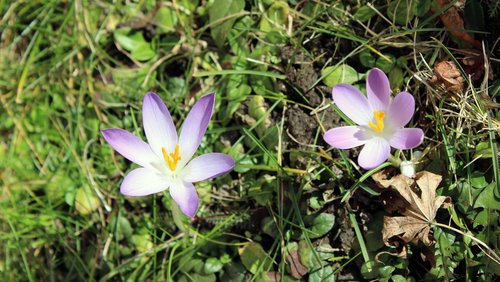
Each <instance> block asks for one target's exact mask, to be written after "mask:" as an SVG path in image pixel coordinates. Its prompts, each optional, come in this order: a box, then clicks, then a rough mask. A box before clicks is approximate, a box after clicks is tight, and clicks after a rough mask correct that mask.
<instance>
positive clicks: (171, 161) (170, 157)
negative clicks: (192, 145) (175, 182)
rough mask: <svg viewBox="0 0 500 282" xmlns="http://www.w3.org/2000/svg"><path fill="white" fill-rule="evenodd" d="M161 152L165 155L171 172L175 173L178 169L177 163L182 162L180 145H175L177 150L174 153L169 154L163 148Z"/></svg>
mask: <svg viewBox="0 0 500 282" xmlns="http://www.w3.org/2000/svg"><path fill="white" fill-rule="evenodd" d="M161 152H162V154H163V159H164V160H165V162H166V163H167V165H168V168H170V170H171V171H174V170H175V169H176V168H177V163H178V162H179V161H180V160H181V156H180V152H179V144H177V145H175V150H174V152H173V153H170V154H168V153H167V151H166V150H165V148H163V147H162V148H161Z"/></svg>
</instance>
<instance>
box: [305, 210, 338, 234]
mask: <svg viewBox="0 0 500 282" xmlns="http://www.w3.org/2000/svg"><path fill="white" fill-rule="evenodd" d="M304 223H305V224H306V226H309V227H310V232H308V231H305V233H306V234H303V236H308V237H309V238H312V239H314V238H319V237H323V236H324V235H325V234H326V233H328V231H330V230H331V229H332V228H333V225H334V224H335V216H334V215H333V214H329V213H321V214H320V215H318V216H307V217H305V218H304Z"/></svg>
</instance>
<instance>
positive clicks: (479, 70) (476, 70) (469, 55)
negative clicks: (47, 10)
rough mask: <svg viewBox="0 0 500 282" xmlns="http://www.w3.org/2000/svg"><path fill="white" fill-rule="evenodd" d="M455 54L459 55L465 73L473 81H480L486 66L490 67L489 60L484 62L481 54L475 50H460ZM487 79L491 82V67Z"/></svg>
mask: <svg viewBox="0 0 500 282" xmlns="http://www.w3.org/2000/svg"><path fill="white" fill-rule="evenodd" d="M456 52H457V53H458V54H460V55H461V61H462V64H463V68H464V71H465V73H466V74H468V75H470V77H471V79H472V80H473V81H481V80H482V79H483V75H484V72H485V69H486V65H490V62H489V58H487V60H486V62H485V56H484V54H483V52H481V51H480V50H475V49H460V50H457V51H456ZM488 79H489V80H493V70H492V68H491V67H489V68H488Z"/></svg>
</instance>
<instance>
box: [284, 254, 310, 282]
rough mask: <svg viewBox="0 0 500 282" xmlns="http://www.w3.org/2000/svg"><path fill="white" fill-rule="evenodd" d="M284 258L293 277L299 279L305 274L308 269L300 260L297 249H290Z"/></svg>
mask: <svg viewBox="0 0 500 282" xmlns="http://www.w3.org/2000/svg"><path fill="white" fill-rule="evenodd" d="M286 260H287V261H288V263H289V264H290V273H291V274H292V276H293V278H295V279H301V278H302V277H303V276H304V275H306V274H307V272H308V270H307V267H305V266H304V265H303V264H302V262H300V258H299V253H298V252H297V250H294V251H291V252H289V253H288V256H287V257H286Z"/></svg>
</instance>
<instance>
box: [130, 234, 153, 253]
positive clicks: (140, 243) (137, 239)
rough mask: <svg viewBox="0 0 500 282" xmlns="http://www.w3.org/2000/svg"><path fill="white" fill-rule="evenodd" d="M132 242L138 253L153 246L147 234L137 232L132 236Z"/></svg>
mask: <svg viewBox="0 0 500 282" xmlns="http://www.w3.org/2000/svg"><path fill="white" fill-rule="evenodd" d="M132 243H133V244H134V246H135V249H136V250H137V251H138V252H139V253H143V252H146V251H148V250H150V249H152V248H153V247H154V244H153V242H151V236H150V235H149V234H137V235H133V236H132Z"/></svg>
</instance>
